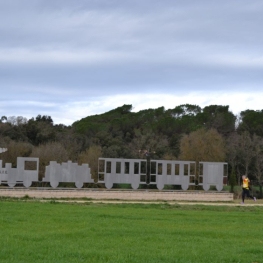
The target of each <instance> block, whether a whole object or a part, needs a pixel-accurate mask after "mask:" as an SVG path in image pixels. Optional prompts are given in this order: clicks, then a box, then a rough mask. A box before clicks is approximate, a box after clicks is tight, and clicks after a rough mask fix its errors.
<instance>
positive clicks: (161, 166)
mask: <svg viewBox="0 0 263 263" xmlns="http://www.w3.org/2000/svg"><path fill="white" fill-rule="evenodd" d="M158 174H163V164H162V163H158Z"/></svg>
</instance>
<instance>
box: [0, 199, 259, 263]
mask: <svg viewBox="0 0 263 263" xmlns="http://www.w3.org/2000/svg"><path fill="white" fill-rule="evenodd" d="M0 213H1V214H0V262H1V263H5V262H16V263H23V262H25V263H30V262H32V263H33V262H34V263H37V262H45V263H46V262H54V263H58V262H63V263H67V262H103V263H105V262H112V263H117V262H122V263H123V262H143V263H146V262H165V263H167V262H195V263H196V262H209V263H211V262H218V263H222V262H228V263H229V262H244V263H248V262H263V207H256V206H255V207H242V206H240V207H227V206H216V207H213V206H201V205H194V206H187V205H185V206H181V205H167V204H157V205H154V204H144V205H143V204H140V205H138V204H136V205H135V204H116V205H113V204H92V203H89V202H87V203H85V204H76V203H72V204H69V203H57V202H56V201H51V202H47V203H41V202H38V201H22V200H8V199H7V200H3V199H2V200H0Z"/></svg>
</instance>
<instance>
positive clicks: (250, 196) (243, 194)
mask: <svg viewBox="0 0 263 263" xmlns="http://www.w3.org/2000/svg"><path fill="white" fill-rule="evenodd" d="M245 196H247V197H248V198H251V199H254V197H253V196H252V195H250V192H249V189H246V188H243V191H242V201H243V203H244V201H245Z"/></svg>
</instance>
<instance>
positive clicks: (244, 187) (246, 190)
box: [241, 175, 257, 204]
mask: <svg viewBox="0 0 263 263" xmlns="http://www.w3.org/2000/svg"><path fill="white" fill-rule="evenodd" d="M242 180H243V183H242V203H241V204H244V202H245V196H247V197H248V198H251V199H253V200H254V201H256V200H257V199H256V197H255V196H252V195H251V194H250V192H249V182H250V181H249V179H248V177H247V176H246V175H243V176H242Z"/></svg>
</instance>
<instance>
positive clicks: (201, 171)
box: [199, 163, 204, 175]
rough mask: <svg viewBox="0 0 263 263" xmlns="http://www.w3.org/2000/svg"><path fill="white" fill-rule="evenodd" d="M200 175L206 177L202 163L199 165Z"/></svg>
mask: <svg viewBox="0 0 263 263" xmlns="http://www.w3.org/2000/svg"><path fill="white" fill-rule="evenodd" d="M199 175H204V166H203V164H202V163H200V164H199Z"/></svg>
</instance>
